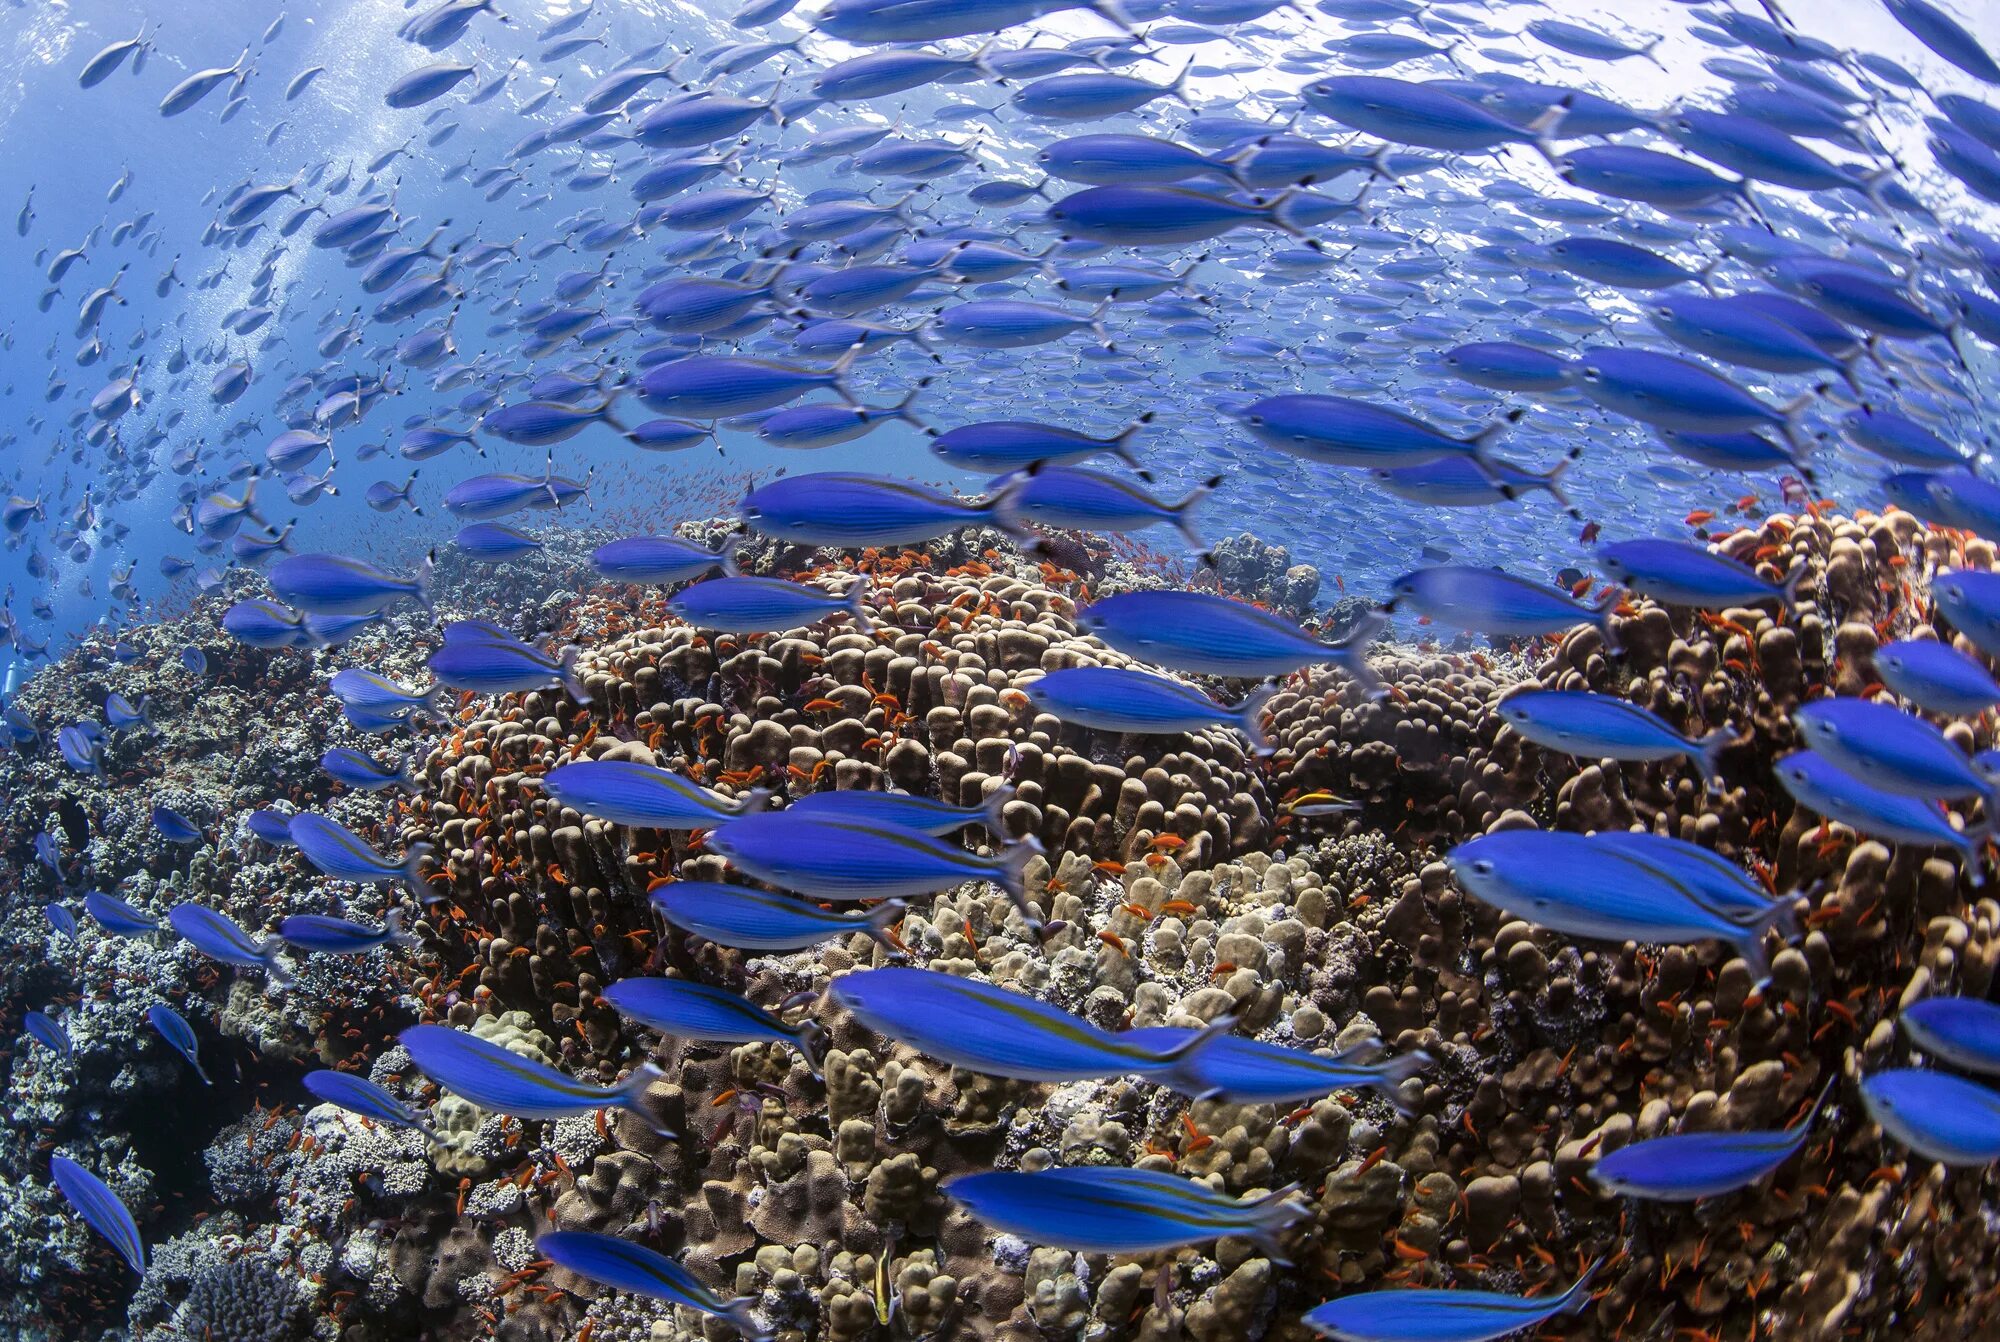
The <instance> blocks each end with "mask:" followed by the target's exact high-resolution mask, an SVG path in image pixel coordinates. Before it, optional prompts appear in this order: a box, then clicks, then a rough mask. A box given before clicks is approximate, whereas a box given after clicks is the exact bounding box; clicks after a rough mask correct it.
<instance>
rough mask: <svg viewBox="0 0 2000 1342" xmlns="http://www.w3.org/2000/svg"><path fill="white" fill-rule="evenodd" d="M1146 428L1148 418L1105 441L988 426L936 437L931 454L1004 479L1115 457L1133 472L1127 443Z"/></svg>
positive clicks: (1027, 424) (1136, 464)
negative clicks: (1034, 469) (1038, 468)
mask: <svg viewBox="0 0 2000 1342" xmlns="http://www.w3.org/2000/svg"><path fill="white" fill-rule="evenodd" d="M1152 422H1153V415H1152V413H1151V412H1148V413H1146V414H1143V415H1141V416H1139V418H1137V419H1136V420H1134V421H1133V422H1132V423H1130V424H1128V425H1127V426H1126V427H1125V428H1124V430H1123V431H1121V432H1119V433H1116V434H1113V435H1112V436H1111V437H1109V438H1093V437H1091V436H1090V435H1089V434H1086V433H1080V432H1078V431H1077V430H1075V429H1065V428H1061V427H1059V426H1057V425H1053V424H1042V423H1039V422H1037V421H1034V420H1025V419H1003V420H989V421H985V422H982V423H977V424H962V425H960V426H959V427H958V428H955V429H946V430H945V431H944V432H942V433H938V434H936V435H935V436H934V437H933V438H932V439H931V451H932V452H934V453H936V454H937V456H938V459H939V460H941V461H943V462H944V463H945V464H947V465H950V466H956V467H958V468H959V469H961V470H966V471H978V472H981V473H984V474H987V475H1008V474H1011V473H1012V472H1014V471H1018V470H1023V469H1025V468H1027V467H1030V466H1036V465H1050V466H1067V465H1072V464H1074V463H1076V462H1079V461H1086V460H1088V459H1090V458H1091V457H1097V456H1114V457H1117V458H1118V459H1119V460H1121V461H1123V462H1124V463H1125V464H1126V465H1128V466H1130V467H1132V468H1133V469H1134V470H1138V469H1140V468H1141V466H1142V465H1143V463H1142V462H1141V461H1140V460H1139V458H1138V457H1137V456H1135V455H1134V454H1133V451H1132V442H1133V439H1135V438H1136V437H1137V436H1138V434H1139V431H1140V430H1141V429H1143V428H1145V427H1146V426H1147V425H1148V424H1150V423H1152Z"/></svg>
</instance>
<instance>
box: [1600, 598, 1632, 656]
mask: <svg viewBox="0 0 2000 1342" xmlns="http://www.w3.org/2000/svg"><path fill="white" fill-rule="evenodd" d="M1624 597H1625V594H1624V593H1623V592H1621V591H1619V590H1618V589H1617V588H1616V587H1614V588H1612V589H1611V590H1610V591H1608V592H1606V593H1605V594H1604V595H1603V596H1601V597H1599V598H1597V619H1596V621H1595V623H1596V625H1597V630H1598V632H1599V633H1601V634H1603V635H1604V649H1605V651H1606V652H1609V653H1611V654H1612V655H1613V656H1616V655H1617V654H1618V652H1619V651H1620V649H1619V645H1618V630H1617V629H1616V628H1615V627H1614V626H1613V625H1612V623H1611V622H1612V621H1613V620H1615V619H1616V618H1618V603H1619V602H1620V601H1622V600H1624Z"/></svg>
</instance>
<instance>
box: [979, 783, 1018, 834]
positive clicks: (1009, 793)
mask: <svg viewBox="0 0 2000 1342" xmlns="http://www.w3.org/2000/svg"><path fill="white" fill-rule="evenodd" d="M1013 800H1014V785H1013V784H1012V783H1002V784H1001V785H1000V786H999V787H997V788H994V789H993V791H992V792H991V793H989V794H987V797H986V800H985V801H983V802H981V803H980V804H979V823H980V824H982V825H984V826H986V832H987V833H989V834H991V835H992V836H993V837H994V838H996V839H1005V838H1006V837H1007V822H1006V820H1005V818H1004V817H1005V813H1006V810H1007V804H1008V803H1009V802H1011V801H1013Z"/></svg>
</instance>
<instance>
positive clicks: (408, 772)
mask: <svg viewBox="0 0 2000 1342" xmlns="http://www.w3.org/2000/svg"><path fill="white" fill-rule="evenodd" d="M416 771H417V752H416V751H414V750H412V751H411V752H409V753H408V754H407V755H405V756H403V758H402V760H401V761H400V762H399V763H398V764H397V765H396V786H397V787H400V788H403V789H404V790H405V791H407V792H408V793H409V794H410V795H411V796H413V797H414V796H416V795H417V794H418V793H420V792H422V791H423V790H424V785H423V784H422V783H420V782H418V781H417V772H416Z"/></svg>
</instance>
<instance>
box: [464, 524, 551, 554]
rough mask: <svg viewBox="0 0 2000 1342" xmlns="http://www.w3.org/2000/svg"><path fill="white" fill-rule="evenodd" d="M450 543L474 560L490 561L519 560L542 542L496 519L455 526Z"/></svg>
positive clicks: (540, 545) (539, 546)
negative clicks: (455, 532) (457, 527)
mask: <svg viewBox="0 0 2000 1342" xmlns="http://www.w3.org/2000/svg"><path fill="white" fill-rule="evenodd" d="M451 543H452V544H453V545H455V546H457V547H458V548H459V549H460V550H461V551H463V552H464V553H466V554H468V555H471V556H472V557H473V558H474V559H477V560H481V561H482V562H485V563H489V564H500V563H505V562H506V561H508V560H510V559H519V558H520V557H521V556H522V555H525V554H533V553H534V552H535V551H536V550H539V549H541V548H542V543H541V542H540V541H538V540H536V539H535V538H534V537H533V536H530V535H528V534H527V533H526V532H525V531H520V530H517V529H515V528H514V527H510V526H503V525H502V524H500V523H498V522H471V523H468V524H467V525H465V526H462V527H460V528H459V529H458V534H457V535H456V536H453V537H452V541H451Z"/></svg>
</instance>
